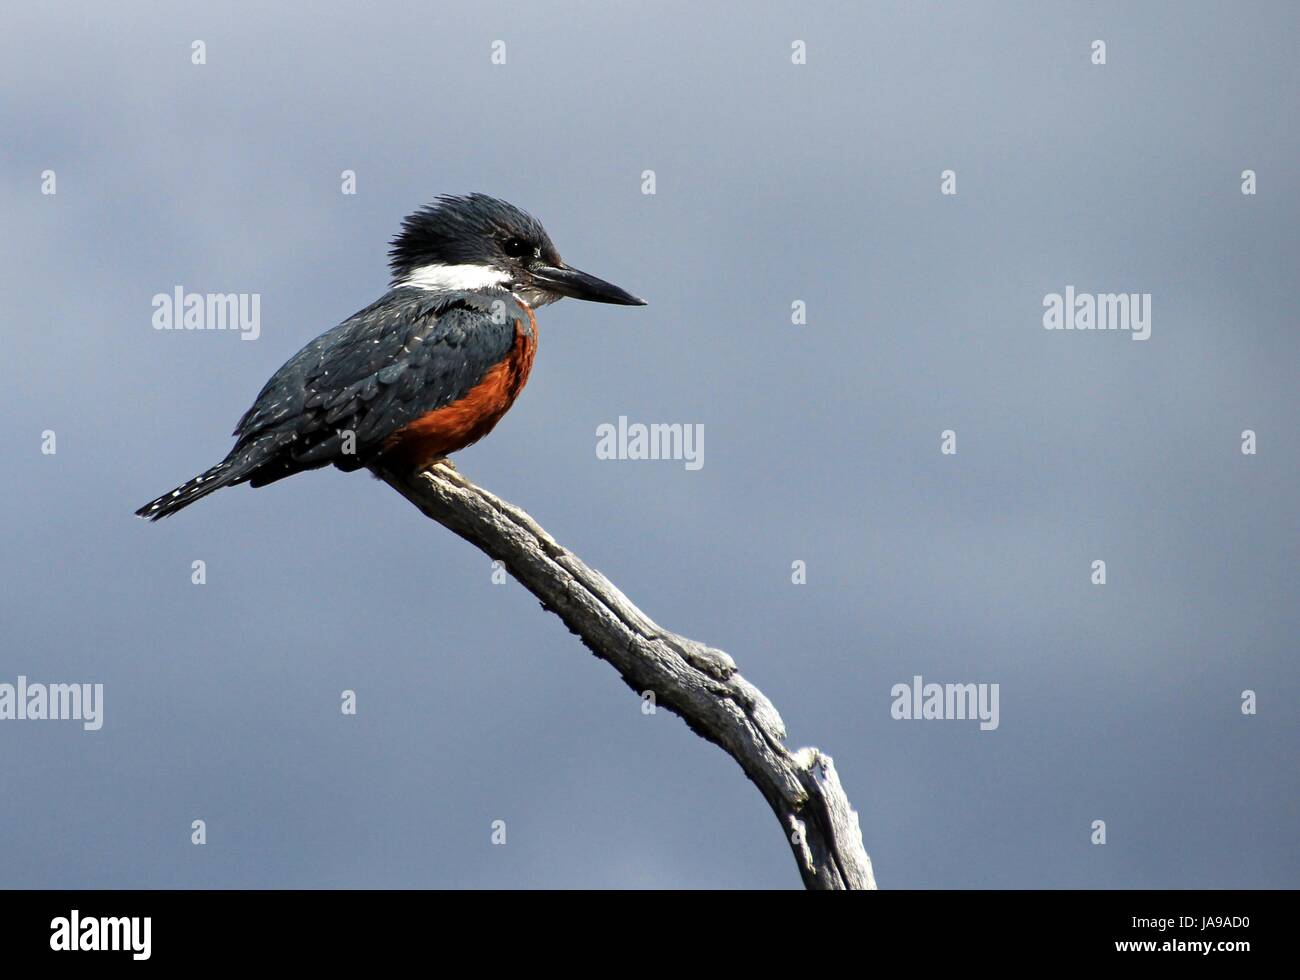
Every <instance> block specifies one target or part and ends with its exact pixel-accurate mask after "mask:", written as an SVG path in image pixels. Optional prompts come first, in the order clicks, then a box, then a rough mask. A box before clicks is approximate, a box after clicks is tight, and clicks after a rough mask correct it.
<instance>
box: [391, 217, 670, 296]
mask: <svg viewBox="0 0 1300 980" xmlns="http://www.w3.org/2000/svg"><path fill="white" fill-rule="evenodd" d="M388 261H389V267H390V268H391V270H392V275H393V285H394V286H417V287H420V288H423V289H445V290H482V289H508V290H510V291H511V292H513V293H515V294H517V295H518V296H519V297H520V298H521V299H522V300H523V301H524V302H525V303H527V304H528V305H529V306H542V305H544V304H546V303H554V302H555V301H556V300H557V299H560V298H561V297H562V296H572V297H573V298H574V299H585V300H590V301H592V302H594V303H617V304H620V305H622V306H644V305H645V300H643V299H637V298H636V297H635V296H633V295H632V294H631V293H628V292H625V291H624V290H622V289H620V288H619V287H617V286H615V285H614V284H613V283H608V282H605V281H604V280H603V279H597V278H596V277H595V276H591V275H588V274H587V273H585V272H579V271H578V270H577V269H573V268H570V267H569V266H567V265H565V264H564V261H563V260H562V259H561V258H560V253H559V252H557V251H556V249H555V246H554V245H553V244H552V243H551V238H550V236H549V235H547V234H546V229H545V228H543V227H542V224H541V222H540V221H538V220H537V219H536V218H534V217H533V216H532V215H530V214H527V213H526V212H524V211H521V210H520V209H519V208H517V207H515V206H514V205H513V204H507V203H506V202H505V201H502V200H499V199H497V198H495V197H488V196H487V195H486V194H469V195H467V196H465V197H454V196H451V195H446V196H443V197H440V198H438V200H437V202H436V203H434V204H430V205H427V206H426V207H423V208H420V210H418V211H416V212H415V213H414V214H412V215H409V216H408V217H407V218H406V219H405V220H404V221H403V222H402V230H401V232H400V233H399V234H398V235H397V237H396V238H394V239H393V241H392V248H391V249H390V251H389V253H388Z"/></svg>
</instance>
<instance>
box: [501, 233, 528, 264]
mask: <svg viewBox="0 0 1300 980" xmlns="http://www.w3.org/2000/svg"><path fill="white" fill-rule="evenodd" d="M501 250H502V251H503V252H505V253H506V255H508V256H510V258H512V259H522V258H523V257H524V256H525V255H527V254H528V253H529V252H530V251H531V250H532V248H531V246H530V245H529V244H528V243H527V242H526V241H524V240H523V239H522V238H507V239H506V240H505V241H504V242H502V243H501Z"/></svg>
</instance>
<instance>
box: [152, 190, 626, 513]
mask: <svg viewBox="0 0 1300 980" xmlns="http://www.w3.org/2000/svg"><path fill="white" fill-rule="evenodd" d="M390 244H391V246H392V247H391V249H390V251H389V267H390V270H391V272H392V281H391V283H390V286H389V289H388V292H386V293H384V295H383V296H381V297H380V298H379V299H378V300H376V301H375V302H374V303H372V304H370V305H369V306H367V307H366V308H365V309H363V310H361V311H360V312H359V313H355V314H353V315H352V316H350V317H349V318H348V319H346V320H344V321H343V322H342V323H340V324H339V325H338V326H336V327H335V328H334V329H332V330H329V331H327V332H325V333H323V334H321V335H320V336H319V337H317V338H316V339H315V340H313V341H312V342H311V343H309V344H308V345H307V346H306V347H304V348H303V349H302V350H300V351H299V352H298V353H297V354H295V355H294V356H293V357H291V358H290V359H289V360H288V361H287V362H285V364H284V365H283V366H282V367H281V368H280V369H279V370H278V371H276V372H275V374H274V375H272V376H271V380H270V381H268V382H267V383H266V385H265V387H263V388H262V391H261V393H260V394H259V395H258V396H257V399H256V400H255V401H254V402H253V405H252V407H251V408H250V409H249V410H248V411H247V412H245V413H244V416H243V418H241V419H240V420H239V424H238V425H236V426H235V431H234V436H235V446H234V448H233V449H231V450H230V453H229V454H228V455H227V456H226V458H225V459H223V460H222V461H221V462H220V463H218V464H217V465H216V466H213V467H211V468H210V469H207V470H204V472H203V473H201V474H199V475H198V476H196V477H194V479H192V480H189V481H188V482H186V483H182V484H181V485H180V486H178V487H176V488H175V489H174V490H171V491H169V492H167V493H165V494H163V495H162V496H161V497H159V498H157V499H156V500H152V501H150V502H149V503H147V504H145V505H144V506H143V507H141V508H140V509H139V510H137V511H136V515H137V516H139V517H143V518H145V519H147V520H150V521H156V520H159V519H161V518H163V517H167V516H168V515H170V514H174V513H176V512H177V511H178V510H181V509H182V508H184V507H188V506H189V505H190V504H192V503H194V502H195V501H196V500H200V499H201V498H203V497H206V496H207V495H208V494H210V493H212V492H213V491H215V490H219V489H221V488H222V487H229V486H235V485H236V484H240V483H247V484H249V485H250V486H253V487H264V486H266V485H267V484H268V483H274V482H275V481H276V480H282V479H284V478H285V477H286V476H292V475H293V474H295V473H301V472H303V471H304V470H314V469H319V468H320V467H323V466H329V465H333V466H335V467H337V468H338V469H340V470H343V471H344V472H352V471H353V470H358V469H361V468H363V467H367V468H376V469H377V468H383V469H388V470H392V471H406V472H415V471H418V470H421V469H425V468H427V467H429V466H431V465H433V464H434V463H437V462H439V461H440V460H444V459H445V458H446V457H447V456H448V455H450V454H451V453H454V452H456V451H457V450H460V449H464V448H465V447H466V446H469V445H471V444H473V443H475V442H477V441H478V440H479V439H482V438H483V437H484V436H485V435H487V434H488V433H489V432H491V431H492V428H493V427H494V426H495V425H496V424H497V422H499V421H500V420H501V417H502V416H503V415H505V413H506V412H507V411H508V410H509V408H510V406H511V405H512V404H514V401H515V399H516V398H517V397H518V396H519V392H520V391H521V390H522V389H523V387H524V383H525V382H526V381H527V380H528V374H529V371H530V370H531V369H532V366H533V357H534V355H535V354H536V352H537V319H536V317H535V316H534V314H533V311H534V310H535V309H536V308H537V307H539V306H545V305H546V304H548V303H554V302H555V301H556V300H558V299H560V298H562V297H564V296H570V297H573V298H574V299H584V300H589V301H591V302H595V303H614V304H618V305H621V306H644V305H645V300H642V299H638V298H637V297H635V296H633V295H632V294H631V293H628V292H625V291H624V290H622V289H620V288H619V287H618V286H615V285H614V284H613V283H608V282H605V281H604V280H603V279H597V278H596V277H595V276H592V275H588V274H587V273H585V272H579V271H578V270H577V269H574V268H572V267H571V266H569V265H567V264H565V262H564V261H563V260H562V259H561V258H560V254H559V252H557V251H556V248H555V246H554V245H553V244H552V243H551V239H550V236H549V235H547V234H546V229H545V228H543V227H542V225H541V222H539V221H538V220H537V219H536V218H534V217H532V215H530V214H528V213H526V212H524V211H522V210H520V209H519V208H517V207H515V206H514V205H512V204H508V203H506V202H505V201H502V200H499V199H498V198H494V197H489V196H487V195H486V194H469V195H465V196H455V195H444V196H442V197H439V198H438V199H437V200H436V201H435V202H434V203H433V204H429V205H426V206H425V207H422V208H420V209H419V210H417V211H415V212H414V213H413V214H411V215H409V216H408V217H406V218H405V219H404V220H403V221H402V229H401V231H400V232H399V233H398V234H397V236H396V237H395V238H393V239H392V241H391V243H390Z"/></svg>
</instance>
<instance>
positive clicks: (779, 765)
mask: <svg viewBox="0 0 1300 980" xmlns="http://www.w3.org/2000/svg"><path fill="white" fill-rule="evenodd" d="M376 475H377V476H379V477H380V479H382V480H384V481H385V482H386V483H388V484H389V485H390V486H391V487H393V488H394V489H395V490H397V491H398V492H399V493H401V494H402V495H403V496H404V497H406V499H407V500H409V501H410V502H411V503H413V504H415V506H416V507H418V508H419V509H420V510H421V511H422V512H423V513H424V514H425V515H426V516H427V517H430V518H432V519H433V520H435V521H437V522H438V523H439V524H442V525H444V526H445V527H447V528H449V529H450V530H452V531H454V532H455V533H456V534H458V535H460V536H461V537H462V538H464V539H465V540H466V541H468V542H470V544H473V545H474V546H476V547H477V548H479V549H481V550H482V551H484V552H486V553H487V554H488V555H489V556H490V557H492V558H494V559H500V560H501V561H503V562H505V565H506V567H507V568H508V569H509V570H510V573H511V574H512V575H513V576H514V577H515V578H516V579H517V580H518V581H519V582H520V583H521V584H522V585H523V586H524V587H525V588H526V589H528V591H530V592H531V593H532V594H533V595H535V596H536V597H537V598H538V599H540V600H541V603H542V605H543V606H544V607H545V608H547V609H549V610H550V611H551V612H553V613H555V614H556V615H557V616H559V617H560V619H562V620H563V621H564V624H565V625H566V626H568V627H569V629H570V630H572V631H573V632H574V633H576V634H577V635H578V636H579V637H580V638H581V639H582V642H583V643H585V644H586V645H587V647H588V648H589V649H590V650H591V651H592V652H593V653H594V654H595V655H596V656H597V657H599V658H600V659H602V660H605V661H607V662H608V663H610V664H611V665H613V667H614V668H615V669H616V670H617V671H618V672H619V673H620V674H621V675H622V677H623V680H624V681H625V682H626V683H627V685H628V686H629V687H631V688H632V690H633V691H635V692H637V694H639V695H642V696H644V695H645V692H647V691H652V692H654V700H655V704H657V705H660V706H663V707H665V708H668V709H669V710H671V711H673V712H675V713H676V714H678V715H680V716H681V717H682V718H683V719H685V721H686V724H687V725H689V726H690V727H691V729H692V730H693V731H694V732H695V733H696V734H697V735H700V736H701V737H703V738H706V739H708V740H709V741H710V742H713V743H714V744H716V745H719V746H721V747H722V748H723V749H724V750H726V752H727V753H728V754H729V755H730V756H731V757H732V758H733V759H735V760H736V761H737V762H738V763H740V767H741V768H742V769H743V770H744V771H745V775H746V776H748V777H749V778H750V780H751V781H752V782H753V783H754V784H755V785H756V786H757V787H758V789H759V791H760V792H761V793H762V794H763V797H764V799H766V800H767V802H768V805H769V806H770V807H771V808H772V810H773V812H775V813H776V816H777V819H778V820H779V821H780V823H781V827H782V829H783V832H784V834H785V836H786V839H787V841H788V842H789V844H790V848H791V850H792V851H793V853H794V858H795V862H796V863H797V864H798V865H799V873H800V874H801V875H802V876H803V881H804V885H805V887H807V888H809V889H818V890H841V889H849V888H853V889H858V888H864V889H865V888H875V887H876V882H875V878H874V877H873V875H872V873H871V859H870V858H869V857H868V856H867V852H866V850H865V848H864V847H863V844H862V832H861V830H860V829H859V827H858V815H857V814H856V813H855V812H854V811H853V809H852V807H851V806H850V805H849V801H848V798H847V797H846V796H845V795H844V789H843V788H842V787H841V786H840V781H839V777H838V776H837V775H836V774H835V766H834V765H833V764H832V762H831V759H830V756H827V755H823V754H822V753H821V752H819V751H818V750H817V749H813V748H808V749H799V750H798V751H796V752H791V751H789V750H788V749H787V748H786V747H785V745H784V744H783V742H784V740H785V725H784V723H783V722H782V721H781V716H780V715H779V714H777V711H776V708H774V707H773V706H772V703H771V702H770V701H768V699H767V698H766V697H765V696H764V695H763V693H762V692H761V691H759V690H758V688H756V687H754V685H752V684H750V683H749V681H747V680H745V679H744V678H743V677H741V676H740V674H739V672H737V670H736V664H735V662H734V661H733V660H732V659H731V658H730V657H729V656H727V654H725V653H723V652H722V651H721V650H716V649H714V648H712V647H709V646H705V645H704V644H702V643H697V642H696V641H695V640H689V639H687V638H686V637H684V636H678V635H677V634H676V633H670V632H668V631H667V630H665V629H662V628H661V627H659V626H658V625H656V624H655V623H654V622H653V621H651V619H650V618H649V617H648V616H646V615H645V613H643V612H641V610H640V609H638V608H637V607H636V606H635V605H633V604H632V602H631V601H630V600H629V599H628V598H627V596H625V595H623V593H622V592H620V591H619V590H618V589H617V588H616V587H615V586H614V584H613V583H612V582H610V581H609V580H608V579H607V578H605V576H604V575H602V574H601V573H600V572H598V571H596V570H595V569H593V568H589V567H588V566H587V565H586V564H584V563H583V562H582V561H581V560H580V559H579V558H578V557H577V556H576V555H574V554H572V553H570V552H568V551H566V550H565V549H564V548H562V547H561V546H560V545H559V544H557V543H556V542H555V539H554V538H552V537H551V536H550V535H549V534H547V533H546V531H545V530H543V529H542V528H541V527H540V526H539V525H538V524H537V522H536V521H534V520H533V519H532V518H531V517H529V516H528V515H527V514H526V513H524V512H523V511H522V510H520V509H519V508H517V507H515V506H513V505H511V504H508V503H506V502H505V501H504V500H501V499H500V498H498V497H495V496H493V495H492V494H491V493H489V492H488V491H486V490H484V489H483V488H481V487H479V486H476V485H475V484H474V483H472V482H471V481H470V480H468V479H466V478H465V477H464V476H461V475H460V474H459V473H457V472H456V471H455V470H453V469H451V468H450V467H448V466H445V465H442V464H439V465H436V466H434V467H432V468H431V469H429V470H426V471H424V472H422V473H418V474H415V475H413V476H403V475H400V474H395V473H389V472H378V471H377V473H376Z"/></svg>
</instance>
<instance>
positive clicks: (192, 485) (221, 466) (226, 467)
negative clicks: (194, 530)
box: [135, 458, 245, 521]
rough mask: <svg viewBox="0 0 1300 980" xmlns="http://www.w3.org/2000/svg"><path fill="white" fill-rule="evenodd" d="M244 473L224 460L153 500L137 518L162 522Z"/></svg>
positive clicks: (232, 481) (229, 460) (233, 481)
mask: <svg viewBox="0 0 1300 980" xmlns="http://www.w3.org/2000/svg"><path fill="white" fill-rule="evenodd" d="M244 475H245V474H244V472H243V471H242V469H241V468H240V467H238V466H235V465H234V461H233V460H231V459H229V458H227V459H223V460H222V461H221V462H220V463H218V464H217V465H216V466H214V467H212V468H211V469H208V470H204V471H203V472H202V473H200V474H199V475H198V476H196V477H195V478H194V479H192V480H190V481H188V482H186V483H182V484H181V485H180V486H179V487H177V488H176V489H175V490H171V491H168V492H167V493H165V494H163V495H162V496H161V497H159V498H158V499H157V500H151V501H149V503H147V504H145V505H144V506H143V507H141V508H140V509H139V510H137V511H136V512H135V516H136V517H143V518H144V519H145V520H147V521H160V520H162V519H163V518H164V517H168V516H170V515H172V514H174V513H176V512H177V511H178V510H180V509H182V508H183V507H188V506H189V505H190V504H192V503H194V501H196V500H202V499H203V498H204V497H206V496H207V495H208V494H210V493H212V491H214V490H220V489H221V488H222V487H227V486H230V484H232V483H235V482H236V481H238V480H239V478H240V477H241V476H244Z"/></svg>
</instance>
